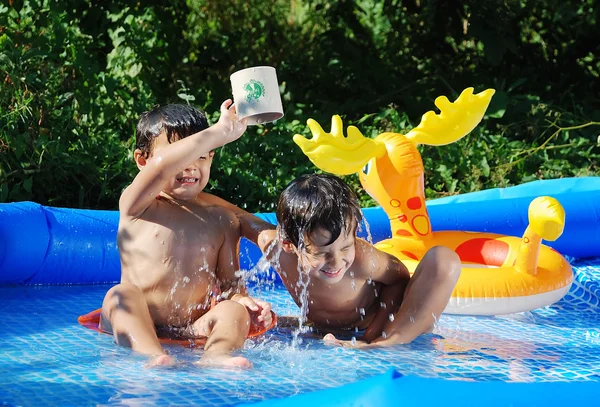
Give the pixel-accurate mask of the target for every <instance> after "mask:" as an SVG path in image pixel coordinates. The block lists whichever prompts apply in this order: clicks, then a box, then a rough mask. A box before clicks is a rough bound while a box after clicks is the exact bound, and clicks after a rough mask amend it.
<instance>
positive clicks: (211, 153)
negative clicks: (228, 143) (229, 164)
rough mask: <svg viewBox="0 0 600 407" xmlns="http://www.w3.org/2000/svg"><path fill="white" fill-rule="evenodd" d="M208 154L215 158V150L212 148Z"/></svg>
mask: <svg viewBox="0 0 600 407" xmlns="http://www.w3.org/2000/svg"><path fill="white" fill-rule="evenodd" d="M208 156H209V157H210V158H213V157H214V156H215V150H210V151H209V152H208Z"/></svg>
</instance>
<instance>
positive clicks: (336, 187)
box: [277, 174, 363, 247]
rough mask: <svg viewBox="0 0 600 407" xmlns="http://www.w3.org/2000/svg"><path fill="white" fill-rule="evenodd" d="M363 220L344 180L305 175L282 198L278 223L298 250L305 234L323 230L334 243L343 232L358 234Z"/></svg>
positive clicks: (355, 200) (293, 182)
mask: <svg viewBox="0 0 600 407" xmlns="http://www.w3.org/2000/svg"><path fill="white" fill-rule="evenodd" d="M362 219H363V214H362V212H361V210H360V204H359V203H358V198H357V197H356V194H355V193H354V192H353V191H352V189H350V187H349V186H348V184H346V183H345V182H344V181H342V180H341V179H340V178H338V177H336V176H333V175H329V174H311V175H302V176H300V177H298V178H296V179H295V180H294V181H292V182H290V183H289V184H288V186H287V187H286V188H285V190H284V191H283V192H282V193H281V195H280V196H279V201H278V203H277V222H278V223H279V226H280V230H281V232H283V238H284V239H287V240H289V241H290V242H291V243H292V244H294V246H296V247H298V243H299V241H300V239H301V238H302V237H301V234H306V235H308V236H310V235H311V234H312V233H313V232H314V231H315V230H316V229H318V228H323V229H325V230H327V231H329V232H330V233H331V240H330V242H329V243H328V245H329V244H331V243H333V242H334V241H335V240H336V239H337V238H338V237H339V236H340V233H342V230H346V231H347V232H352V233H354V232H355V230H356V227H357V226H358V225H359V224H360V222H361V221H362Z"/></svg>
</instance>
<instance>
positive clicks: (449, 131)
mask: <svg viewBox="0 0 600 407" xmlns="http://www.w3.org/2000/svg"><path fill="white" fill-rule="evenodd" d="M495 92H496V91H495V90H494V89H487V90H484V91H483V92H480V93H478V94H476V95H474V94H473V88H466V89H465V90H463V91H462V93H461V94H460V96H459V97H458V98H456V100H455V101H454V103H452V102H450V101H449V100H448V98H447V97H446V96H439V97H438V98H436V99H435V102H434V103H435V105H436V106H437V108H438V109H440V113H439V114H435V113H434V112H433V111H431V110H430V111H429V112H427V113H425V114H424V115H423V116H422V118H421V123H419V125H418V126H417V127H415V128H414V129H412V130H411V131H409V132H408V133H407V134H406V136H405V137H406V138H407V139H409V140H410V141H412V142H413V143H415V144H427V145H431V146H443V145H445V144H450V143H453V142H455V141H458V140H460V139H461V138H463V137H464V136H466V135H467V134H469V133H470V132H471V130H473V129H474V128H475V126H477V125H478V124H479V122H480V121H481V119H482V118H483V115H484V114H485V111H486V109H487V108H488V106H489V104H490V101H491V100H492V96H494V93H495Z"/></svg>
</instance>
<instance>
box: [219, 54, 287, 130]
mask: <svg viewBox="0 0 600 407" xmlns="http://www.w3.org/2000/svg"><path fill="white" fill-rule="evenodd" d="M229 79H230V80H231V88H232V90H233V101H234V102H235V106H236V109H237V115H238V118H239V119H240V120H241V119H244V118H247V120H248V125H250V126H251V125H256V124H265V123H270V122H273V121H275V120H277V119H281V118H282V117H283V105H282V104H281V96H280V95H279V83H278V82H277V73H276V72H275V68H273V67H272V66H255V67H252V68H246V69H242V70H241V71H237V72H234V73H233V74H231V77H230V78H229Z"/></svg>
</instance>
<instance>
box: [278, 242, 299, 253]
mask: <svg viewBox="0 0 600 407" xmlns="http://www.w3.org/2000/svg"><path fill="white" fill-rule="evenodd" d="M281 248H282V249H283V251H284V252H286V253H296V246H294V244H293V243H292V242H290V241H289V240H287V239H283V242H282V243H281Z"/></svg>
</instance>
